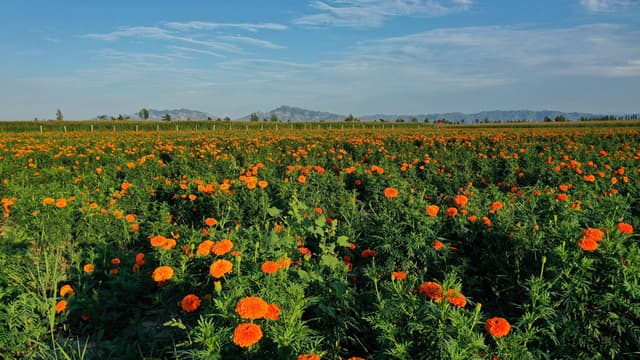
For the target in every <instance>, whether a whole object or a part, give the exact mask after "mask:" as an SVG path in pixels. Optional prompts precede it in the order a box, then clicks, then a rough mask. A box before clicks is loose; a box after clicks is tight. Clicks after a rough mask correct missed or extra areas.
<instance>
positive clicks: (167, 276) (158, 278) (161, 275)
mask: <svg viewBox="0 0 640 360" xmlns="http://www.w3.org/2000/svg"><path fill="white" fill-rule="evenodd" d="M172 277H173V269H172V268H171V267H170V266H159V267H157V268H156V269H155V270H153V273H152V274H151V278H152V279H153V281H155V282H157V283H161V282H165V281H169V280H171V278H172Z"/></svg>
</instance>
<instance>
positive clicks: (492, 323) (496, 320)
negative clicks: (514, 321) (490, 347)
mask: <svg viewBox="0 0 640 360" xmlns="http://www.w3.org/2000/svg"><path fill="white" fill-rule="evenodd" d="M484 328H485V329H486V330H487V332H488V333H489V334H491V336H493V337H497V338H501V337H504V336H507V334H509V331H510V330H511V324H509V322H508V321H507V320H506V319H504V318H501V317H492V318H491V319H489V320H487V322H486V323H484Z"/></svg>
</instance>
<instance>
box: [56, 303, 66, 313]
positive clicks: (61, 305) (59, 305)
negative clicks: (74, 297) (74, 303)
mask: <svg viewBox="0 0 640 360" xmlns="http://www.w3.org/2000/svg"><path fill="white" fill-rule="evenodd" d="M66 308H67V301H66V300H60V301H58V303H57V304H56V312H57V313H61V312H63V311H64V309H66Z"/></svg>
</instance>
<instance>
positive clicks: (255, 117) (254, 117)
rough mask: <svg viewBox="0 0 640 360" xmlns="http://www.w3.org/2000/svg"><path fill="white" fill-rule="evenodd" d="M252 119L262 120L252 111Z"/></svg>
mask: <svg viewBox="0 0 640 360" xmlns="http://www.w3.org/2000/svg"><path fill="white" fill-rule="evenodd" d="M249 120H251V121H260V117H259V116H258V114H256V113H251V117H250V118H249Z"/></svg>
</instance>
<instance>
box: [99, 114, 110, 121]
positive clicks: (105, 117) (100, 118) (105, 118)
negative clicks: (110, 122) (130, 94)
mask: <svg viewBox="0 0 640 360" xmlns="http://www.w3.org/2000/svg"><path fill="white" fill-rule="evenodd" d="M107 119H109V117H108V116H107V115H100V116H98V120H107Z"/></svg>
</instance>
